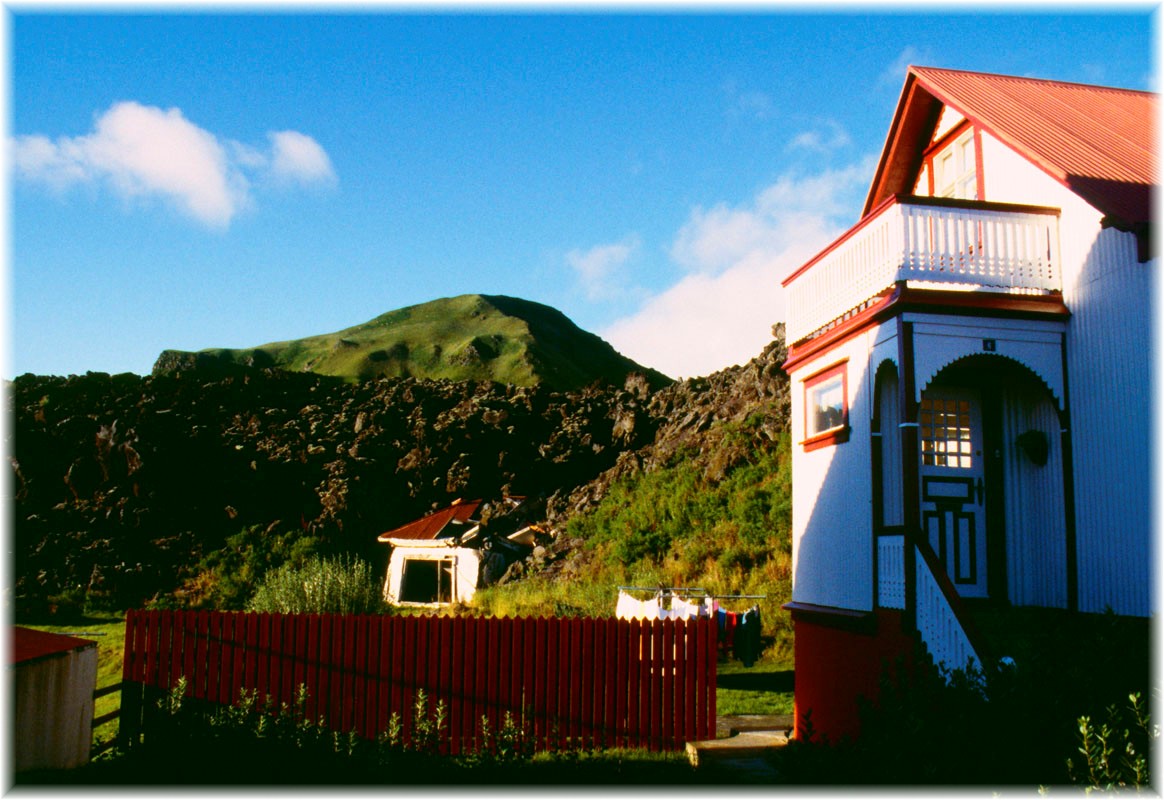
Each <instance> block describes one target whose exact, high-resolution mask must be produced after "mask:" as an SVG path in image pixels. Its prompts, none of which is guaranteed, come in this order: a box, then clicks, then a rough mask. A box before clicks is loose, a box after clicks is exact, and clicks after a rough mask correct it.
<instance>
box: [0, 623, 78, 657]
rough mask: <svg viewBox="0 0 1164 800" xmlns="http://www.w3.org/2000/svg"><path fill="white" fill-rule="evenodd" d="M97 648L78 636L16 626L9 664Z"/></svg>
mask: <svg viewBox="0 0 1164 800" xmlns="http://www.w3.org/2000/svg"><path fill="white" fill-rule="evenodd" d="M96 646H97V643H96V642H94V641H90V640H89V639H79V638H77V637H76V636H66V635H65V634H63V633H48V632H46V631H38V630H35V629H33V628H22V627H20V626H19V625H14V626H13V629H12V655H11V656H10V658H9V661H8V663H10V664H23V663H24V662H26V661H34V660H36V659H38V658H44V657H45V656H52V655H56V654H58V653H68V652H70V651H72V650H83V649H85V648H86V647H96Z"/></svg>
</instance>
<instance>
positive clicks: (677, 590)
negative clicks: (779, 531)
mask: <svg viewBox="0 0 1164 800" xmlns="http://www.w3.org/2000/svg"><path fill="white" fill-rule="evenodd" d="M618 591H620V592H622V591H628V592H657V593H661V594H663V595H675V594H680V595H683V596H685V597H692V598H696V597H706V598H708V599H714V600H767V599H768V595H766V594H711V593H710V592H708V591H707V590H706V589H704V588H701V587H699V586H670V587H666V586H619V587H618ZM696 592H700V593H701V594H698V595H696V594H695V593H696Z"/></svg>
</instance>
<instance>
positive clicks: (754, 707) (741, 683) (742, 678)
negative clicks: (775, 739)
mask: <svg viewBox="0 0 1164 800" xmlns="http://www.w3.org/2000/svg"><path fill="white" fill-rule="evenodd" d="M716 672H717V676H716V690H715V712H716V714H717V715H719V716H721V717H722V716H732V715H736V714H791V713H792V684H793V680H792V665H791V664H787V663H783V662H779V661H758V662H756V663H755V664H753V665H752V666H750V667H745V666H744V665H743V664H741V663H740V662H739V661H735V660H732V661H725V662H721V663H720V664H719V665H718V666H717V667H716Z"/></svg>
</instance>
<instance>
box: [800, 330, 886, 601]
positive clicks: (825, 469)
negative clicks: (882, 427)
mask: <svg viewBox="0 0 1164 800" xmlns="http://www.w3.org/2000/svg"><path fill="white" fill-rule="evenodd" d="M868 356H869V338H868V335H867V334H863V335H860V336H857V337H854V338H853V339H852V340H850V341H849V342H846V343H845V344H843V345H841V346H840V347H837V348H836V349H834V350H832V351H830V352H828V353H826V354H823V355H821V356H819V357H818V358H816V359H814V360H813V361H811V362H809V363H806V364H803V365H801V366H800V367H797V368H796V369H795V370H794V371H793V373H792V375H791V391H792V432H793V448H794V453H793V459H792V531H793V535H792V570H793V577H792V599H793V600H795V601H797V602H801V603H814V604H817V605H826V606H833V607H836V608H847V609H854V610H861V611H870V610H872V605H873V593H874V584H873V581H874V577H875V576H874V575H873V563H872V562H873V546H872V537H873V530H872V522H871V520H872V502H873V498H872V490H871V481H870V467H869V464H870V460H869V459H870V449H869V421H870V419H871V416H872V413H871V412H872V409H871V408H870V407H869V400H868V398H869V396H870V395H871V393H872V392H871V389H870V388H869V386H868V385H867V384H868V381H870V380H872V376H871V375H869V374H868ZM845 358H848V359H849V360H848V390H849V391H848V396H849V425H850V428H851V431H850V436H849V440H848V441H847V442H844V443H842V444H837V445H833V446H829V447H822V448H820V449H818V450H813V451H811V452H805V451H804V448H803V446H802V445H801V442H802V441H803V440H804V378H805V377H806V376H810V375H812V374H813V373H815V372H818V371H820V370H821V369H824V368H826V367H828V366H830V365H832V364H835V363H837V362H838V361H841V360H842V359H845Z"/></svg>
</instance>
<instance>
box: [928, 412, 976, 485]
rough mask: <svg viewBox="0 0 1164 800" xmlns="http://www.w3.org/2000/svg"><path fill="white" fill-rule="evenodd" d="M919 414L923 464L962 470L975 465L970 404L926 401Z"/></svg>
mask: <svg viewBox="0 0 1164 800" xmlns="http://www.w3.org/2000/svg"><path fill="white" fill-rule="evenodd" d="M919 414H920V418H919V423H920V426H919V427H920V434H921V437H920V438H921V451H922V464H924V465H926V466H929V467H957V468H960V469H969V468H970V467H972V466H973V465H974V456H973V444H972V442H973V438H972V436H971V433H972V431H971V429H970V401H969V400H953V399H947V398H942V397H934V398H931V397H926V398H923V399H922V402H921V407H920V409H919Z"/></svg>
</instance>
